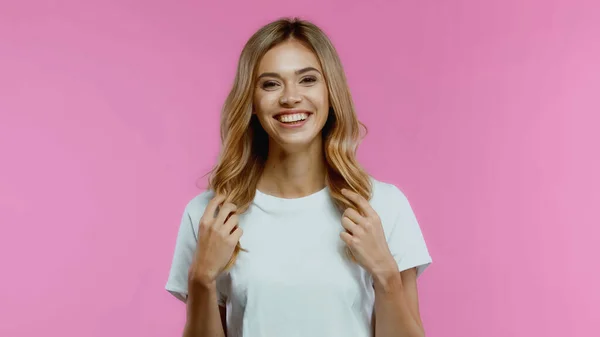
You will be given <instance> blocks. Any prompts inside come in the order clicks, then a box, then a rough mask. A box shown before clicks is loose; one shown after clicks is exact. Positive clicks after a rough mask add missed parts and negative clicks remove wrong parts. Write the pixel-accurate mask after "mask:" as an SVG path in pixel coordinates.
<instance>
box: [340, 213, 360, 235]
mask: <svg viewBox="0 0 600 337" xmlns="http://www.w3.org/2000/svg"><path fill="white" fill-rule="evenodd" d="M342 226H343V227H344V228H345V229H346V230H347V231H348V232H350V234H352V235H357V234H361V232H362V231H363V229H362V228H360V226H358V225H357V224H356V223H355V222H353V221H352V220H351V219H349V218H347V217H343V218H342Z"/></svg>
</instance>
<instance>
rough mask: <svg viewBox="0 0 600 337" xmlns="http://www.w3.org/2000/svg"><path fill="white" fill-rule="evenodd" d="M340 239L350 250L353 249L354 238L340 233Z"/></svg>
mask: <svg viewBox="0 0 600 337" xmlns="http://www.w3.org/2000/svg"><path fill="white" fill-rule="evenodd" d="M340 238H341V239H342V241H344V243H346V245H347V246H348V247H350V248H352V247H354V237H353V236H352V235H350V234H348V233H346V232H341V233H340Z"/></svg>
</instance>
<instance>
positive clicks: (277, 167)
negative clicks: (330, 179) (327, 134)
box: [257, 141, 326, 198]
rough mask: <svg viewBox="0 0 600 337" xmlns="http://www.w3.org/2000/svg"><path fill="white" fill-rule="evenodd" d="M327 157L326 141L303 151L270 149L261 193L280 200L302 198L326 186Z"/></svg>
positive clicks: (261, 182)
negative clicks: (325, 150) (324, 149)
mask: <svg viewBox="0 0 600 337" xmlns="http://www.w3.org/2000/svg"><path fill="white" fill-rule="evenodd" d="M325 174H326V166H325V158H324V156H323V148H322V142H320V141H318V142H314V143H313V144H311V145H310V146H309V147H308V148H307V149H303V150H302V151H294V152H291V151H285V150H284V149H282V148H280V147H277V148H274V147H273V148H271V147H270V148H269V155H268V157H267V161H266V163H265V167H264V170H263V174H262V176H261V178H260V180H259V182H258V186H257V188H258V190H260V191H261V192H263V193H265V194H269V195H272V196H276V197H280V198H301V197H304V196H307V195H310V194H313V193H315V192H318V191H320V190H322V189H323V188H324V187H325Z"/></svg>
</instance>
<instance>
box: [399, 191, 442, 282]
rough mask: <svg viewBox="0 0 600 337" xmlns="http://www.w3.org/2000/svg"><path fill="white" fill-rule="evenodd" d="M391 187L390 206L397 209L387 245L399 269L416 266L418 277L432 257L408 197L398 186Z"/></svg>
mask: <svg viewBox="0 0 600 337" xmlns="http://www.w3.org/2000/svg"><path fill="white" fill-rule="evenodd" d="M392 187H393V196H392V197H391V198H390V200H391V201H392V202H393V205H391V207H392V208H393V209H396V210H397V211H396V215H395V220H394V222H393V224H392V226H393V227H392V230H391V232H390V235H389V238H388V246H389V248H390V251H391V253H392V256H393V257H394V259H395V260H396V263H397V264H398V268H399V269H400V271H404V270H407V269H411V268H414V267H416V268H417V277H418V276H420V275H421V274H422V273H423V271H424V270H425V269H426V268H427V267H428V266H429V265H430V264H431V262H432V259H431V256H430V254H429V251H428V249H427V244H426V243H425V238H424V237H423V233H422V231H421V228H420V226H419V223H418V221H417V218H416V216H415V213H414V212H413V209H412V207H411V205H410V203H409V201H408V199H407V198H406V196H405V195H404V193H402V191H400V189H398V187H396V186H393V185H392Z"/></svg>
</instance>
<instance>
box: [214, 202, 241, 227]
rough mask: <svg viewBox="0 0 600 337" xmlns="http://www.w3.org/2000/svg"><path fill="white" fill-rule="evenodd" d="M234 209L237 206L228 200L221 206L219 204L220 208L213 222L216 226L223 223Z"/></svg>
mask: <svg viewBox="0 0 600 337" xmlns="http://www.w3.org/2000/svg"><path fill="white" fill-rule="evenodd" d="M236 210H237V206H236V205H234V204H232V203H230V202H228V203H225V204H223V206H221V209H219V214H218V215H217V218H216V219H215V224H216V225H217V226H220V225H222V224H224V223H225V221H226V220H227V217H228V216H229V214H231V213H233V212H235V211H236Z"/></svg>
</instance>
